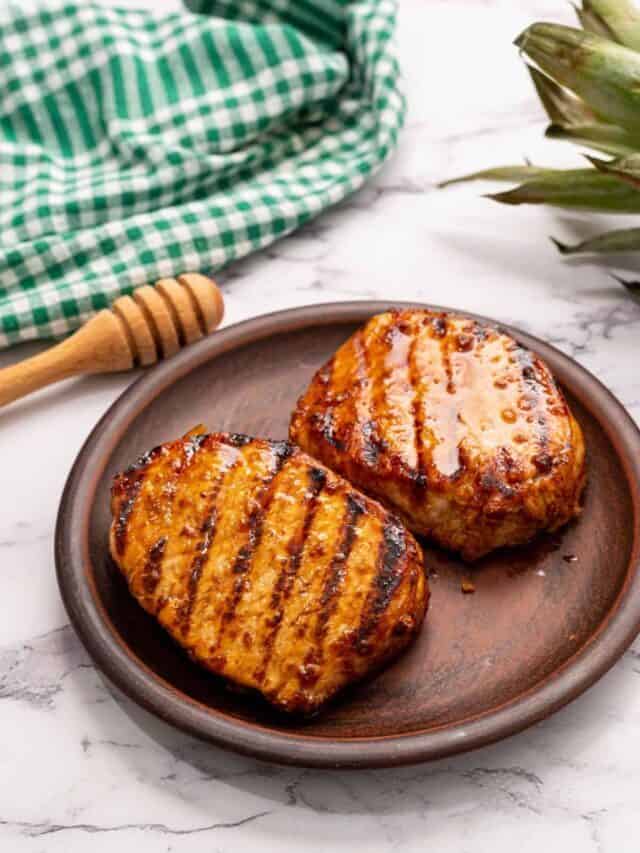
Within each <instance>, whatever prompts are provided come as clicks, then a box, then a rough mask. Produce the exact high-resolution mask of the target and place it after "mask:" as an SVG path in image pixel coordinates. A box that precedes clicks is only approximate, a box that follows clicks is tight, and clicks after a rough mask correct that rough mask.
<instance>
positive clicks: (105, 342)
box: [0, 273, 224, 406]
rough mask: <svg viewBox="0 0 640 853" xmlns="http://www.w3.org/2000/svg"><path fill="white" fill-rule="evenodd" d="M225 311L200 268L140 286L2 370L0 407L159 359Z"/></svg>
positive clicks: (198, 335) (215, 322)
mask: <svg viewBox="0 0 640 853" xmlns="http://www.w3.org/2000/svg"><path fill="white" fill-rule="evenodd" d="M223 314H224V302H223V299H222V294H221V293H220V290H219V289H218V287H217V285H216V284H215V282H214V281H213V280H212V279H210V278H208V277H207V276H204V275H200V274H198V273H185V274H184V275H179V276H178V277H177V278H163V279H161V280H160V281H157V282H156V284H155V287H150V286H149V285H144V286H143V287H138V288H137V289H136V290H134V291H133V294H132V295H131V296H121V297H119V298H118V299H116V300H115V302H114V303H113V305H112V306H111V308H110V309H108V310H107V309H104V310H103V311H100V312H99V313H98V314H96V315H95V316H94V317H92V318H91V319H90V320H88V321H87V322H86V323H85V324H84V326H82V327H81V328H80V329H78V331H77V332H75V334H73V335H72V336H71V337H70V338H67V339H66V340H64V341H62V343H60V344H58V345H57V346H55V347H52V348H51V349H49V350H47V351H46V352H43V353H42V354H40V355H36V356H34V357H33V358H28V359H26V360H25V361H22V362H20V363H19V364H15V365H12V366H11V367H6V368H5V369H4V370H0V406H4V405H5V404H6V403H11V402H13V400H17V399H19V398H20V397H24V396H25V395H26V394H30V393H31V392H32V391H36V390H38V389H39V388H44V387H45V386H46V385H51V384H53V383H54V382H59V381H60V380H61V379H68V378H69V377H71V376H78V375H80V374H83V373H114V372H116V371H120V370H130V369H131V368H132V367H140V366H146V365H148V364H154V363H155V362H156V361H158V360H159V359H161V358H167V357H168V356H170V355H173V354H174V353H176V352H177V351H178V350H179V349H180V348H181V347H183V346H185V345H186V344H190V343H192V342H193V341H197V340H198V338H201V337H203V336H204V335H207V334H209V332H211V331H213V329H215V328H216V326H218V325H219V324H220V321H221V320H222V316H223Z"/></svg>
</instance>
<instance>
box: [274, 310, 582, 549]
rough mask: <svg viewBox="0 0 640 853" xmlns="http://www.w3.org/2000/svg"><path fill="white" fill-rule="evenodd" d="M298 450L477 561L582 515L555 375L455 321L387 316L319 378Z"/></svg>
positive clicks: (301, 423)
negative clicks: (314, 458)
mask: <svg viewBox="0 0 640 853" xmlns="http://www.w3.org/2000/svg"><path fill="white" fill-rule="evenodd" d="M290 438H291V440H292V441H294V442H295V443H296V444H298V445H299V446H300V447H302V448H303V450H306V451H307V453H310V454H311V455H313V456H315V457H316V458H318V459H320V460H322V462H324V463H325V464H326V465H329V466H330V467H331V468H333V469H334V470H335V471H338V472H339V473H340V474H342V475H343V476H345V477H347V478H348V479H349V480H350V481H351V482H352V483H353V484H354V485H356V486H357V487H358V488H361V489H363V490H364V491H366V492H367V493H369V494H371V495H373V496H374V497H377V498H379V499H381V500H382V501H383V502H384V503H385V504H386V505H387V506H389V507H390V508H392V509H394V510H396V511H398V512H400V513H401V514H402V516H403V518H404V519H405V521H406V522H407V524H408V525H409V527H410V528H411V529H412V530H413V531H414V532H417V533H421V534H423V535H425V536H428V537H431V538H432V539H433V540H435V541H436V542H437V543H439V544H440V545H442V546H444V547H447V548H451V549H453V550H455V551H459V552H460V553H461V554H462V555H463V557H464V558H466V559H469V560H473V559H476V558H478V557H481V556H482V555H483V554H486V553H487V552H489V551H491V550H493V549H494V548H499V547H501V546H503V545H515V544H519V543H522V542H526V541H527V540H529V539H531V538H532V537H533V536H534V534H535V533H536V532H538V531H540V530H544V529H548V530H553V529H556V528H558V527H559V526H561V525H563V524H565V523H566V522H567V521H569V520H570V519H571V518H573V517H574V516H575V515H576V514H577V513H578V512H579V500H580V495H581V492H582V488H583V485H584V481H585V448H584V441H583V438H582V432H581V430H580V427H579V425H578V423H577V421H576V420H575V418H574V417H573V415H572V413H571V411H570V410H569V407H568V405H567V403H566V401H565V399H564V397H563V395H562V392H561V391H560V389H559V388H558V387H557V385H556V383H555V381H554V378H553V376H552V375H551V373H550V371H549V369H548V367H547V366H546V365H545V364H544V363H543V362H542V361H541V360H540V359H539V358H538V357H537V356H536V355H534V354H533V353H531V352H529V351H528V350H527V349H525V348H524V347H523V346H521V345H520V344H518V343H517V342H516V341H515V340H513V338H511V337H510V336H509V335H507V334H506V333H504V332H501V331H499V330H497V329H495V328H491V327H489V326H486V325H483V324H481V323H479V322H476V321H474V320H470V319H468V318H465V317H462V316H457V315H455V314H444V313H435V312H431V311H425V310H405V311H389V312H387V313H385V314H380V315H378V316H376V317H373V318H372V319H371V320H370V321H369V322H368V323H367V324H366V326H364V328H362V329H360V330H359V331H357V332H356V333H355V334H354V335H353V336H352V337H351V338H349V340H348V341H347V342H346V343H345V344H343V346H342V347H340V349H339V350H338V351H337V352H336V354H335V355H334V357H333V358H332V359H331V360H330V361H329V362H328V363H327V364H326V365H325V366H324V367H322V368H321V369H320V370H319V371H318V372H317V373H316V375H315V376H314V378H313V380H312V382H311V384H310V386H309V388H308V390H307V391H306V392H305V394H304V395H303V396H302V397H301V398H300V400H299V402H298V406H297V408H296V410H295V412H294V414H293V417H292V420H291V428H290Z"/></svg>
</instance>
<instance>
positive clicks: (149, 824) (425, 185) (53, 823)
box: [0, 0, 640, 853]
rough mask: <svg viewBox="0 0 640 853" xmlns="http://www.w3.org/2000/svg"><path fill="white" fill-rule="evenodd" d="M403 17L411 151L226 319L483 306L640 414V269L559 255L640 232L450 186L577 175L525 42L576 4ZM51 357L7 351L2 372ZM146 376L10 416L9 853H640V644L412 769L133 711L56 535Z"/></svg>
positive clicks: (314, 229) (5, 717)
mask: <svg viewBox="0 0 640 853" xmlns="http://www.w3.org/2000/svg"><path fill="white" fill-rule="evenodd" d="M0 2H3V0H0ZM140 2H141V0H119V5H121V6H122V5H130V6H135V5H139V4H140ZM147 2H149V3H150V2H151V0H147ZM165 4H166V5H167V6H169V5H177V0H176V2H175V3H174V2H170V0H166V2H165ZM165 4H163V5H165ZM155 5H156V6H158V5H160V3H158V2H156V3H155ZM400 6H401V11H400V31H399V47H400V56H401V59H402V63H403V67H404V71H405V75H406V82H407V90H408V95H409V101H410V112H409V116H408V121H407V126H406V128H405V131H404V134H403V137H402V142H401V145H400V150H399V151H398V153H397V155H396V156H395V158H394V159H393V161H392V162H390V163H389V164H388V165H387V167H386V168H385V169H384V170H383V172H382V173H381V174H380V175H378V176H377V177H376V179H375V180H374V181H373V182H372V183H371V184H370V185H369V186H367V187H365V188H364V189H363V190H362V191H361V192H360V193H358V194H357V195H356V196H354V197H353V198H351V199H349V200H347V201H346V202H345V203H344V204H342V205H340V206H339V207H337V208H335V209H333V210H331V211H329V212H328V213H326V214H325V215H324V216H323V217H321V218H320V219H318V220H316V221H315V222H312V223H311V224H309V225H308V226H307V227H306V228H303V229H302V230H301V231H299V232H298V233H297V234H295V235H293V236H292V237H290V238H289V239H287V240H284V241H283V242H281V243H279V244H277V245H275V246H273V247H271V248H270V249H268V250H267V251H265V252H262V253H261V254H259V255H256V256H254V257H251V258H248V259H246V260H245V261H243V262H241V263H238V264H236V265H235V266H233V267H231V268H230V269H229V270H227V271H225V273H224V274H222V275H221V276H220V281H221V283H222V286H223V288H224V292H225V297H226V300H227V318H226V322H227V323H232V322H236V321H238V320H241V319H244V318H246V317H250V316H252V315H255V314H259V313H263V312H266V311H273V310H278V309H281V308H287V307H290V306H294V305H301V304H304V303H310V302H325V301H331V300H343V299H362V298H379V299H386V300H388V299H398V300H401V299H406V300H415V299H419V300H424V301H428V302H432V303H435V304H442V305H450V306H452V307H456V308H465V309H468V310H470V311H474V312H477V313H480V314H486V315H490V316H493V317H495V318H496V319H497V320H499V321H500V322H503V323H511V324H513V325H516V326H519V327H520V328H523V329H526V330H527V331H529V332H531V333H532V334H534V335H538V336H540V337H543V338H545V339H547V340H549V341H551V342H552V343H554V344H555V345H556V346H558V347H560V348H561V349H562V350H564V351H565V352H567V353H569V354H570V355H572V356H573V357H574V358H577V359H578V360H579V361H580V362H581V363H582V364H584V365H585V366H586V367H587V368H588V369H589V370H591V371H592V372H594V373H595V374H596V375H597V376H598V377H599V378H600V379H601V380H602V381H603V382H605V383H606V384H607V385H608V386H609V387H610V388H611V390H612V391H613V392H614V393H615V394H616V395H617V396H619V397H620V399H621V400H622V401H623V402H624V403H625V405H626V406H627V408H628V409H629V411H630V412H631V414H632V415H633V416H634V417H636V418H639V417H640V373H639V372H638V370H637V367H636V363H635V357H634V355H635V352H636V351H637V347H638V341H639V340H640V304H639V303H638V302H637V301H636V300H635V299H634V298H633V297H631V296H629V295H628V294H627V292H626V291H625V290H624V288H623V287H622V286H621V285H620V284H619V283H618V282H617V281H616V280H615V279H614V277H613V276H614V275H615V276H619V277H623V278H629V279H634V278H638V272H637V271H638V269H639V265H640V261H638V260H637V259H634V258H633V257H628V258H626V257H618V258H616V261H615V265H613V264H611V263H610V262H608V261H602V260H599V261H593V260H587V261H585V260H578V261H575V260H574V261H568V260H561V259H560V258H559V257H558V255H557V253H556V251H555V249H554V248H553V246H552V245H551V243H550V241H549V239H548V238H549V236H550V235H553V236H557V237H559V238H560V239H567V240H572V239H580V238H582V237H585V236H587V235H589V234H593V233H596V232H597V231H598V230H599V229H600V228H605V227H610V226H612V225H618V226H619V225H620V224H621V223H623V222H627V221H628V220H626V219H622V220H621V219H617V220H615V219H614V218H612V217H603V216H600V217H597V218H596V217H584V216H579V215H571V214H566V213H560V212H554V211H550V210H545V209H542V208H529V209H526V208H519V209H512V208H506V207H500V206H498V205H496V204H493V203H491V202H489V201H487V200H486V199H483V198H482V197H481V196H482V193H483V192H485V191H487V190H488V188H485V187H483V186H476V185H462V186H458V187H452V188H451V189H450V190H447V191H441V190H438V189H437V184H438V182H439V181H441V180H443V179H444V178H446V177H449V176H451V175H455V174H459V173H461V172H466V171H471V170H474V169H478V168H481V167H485V166H489V165H497V164H499V163H509V162H519V161H522V159H523V158H524V157H529V158H531V159H532V160H533V161H534V162H538V163H541V164H543V165H545V164H548V165H569V164H577V163H579V162H580V156H579V152H578V151H576V150H575V149H572V148H570V147H569V146H567V147H563V146H562V145H560V144H559V143H550V142H548V141H545V140H544V139H543V138H542V129H543V127H544V119H543V116H542V115H541V111H540V108H539V106H538V103H537V101H536V98H535V96H534V94H533V92H532V90H531V86H530V82H529V80H528V77H527V75H526V73H525V71H524V69H523V68H522V65H521V63H520V62H519V61H518V57H517V53H516V50H515V48H513V47H512V45H511V41H512V39H513V38H514V37H515V36H516V35H517V34H518V32H519V31H520V30H521V29H522V28H523V27H524V26H526V25H527V24H528V23H530V22H531V21H533V20H534V19H540V18H546V19H554V20H558V21H565V22H569V21H570V20H571V15H572V13H571V9H570V8H569V6H568V4H565V3H563V2H562V0H527V2H526V3H518V4H516V3H513V2H512V0H401V3H400ZM37 350H38V346H37V345H30V346H25V347H23V348H21V349H20V350H14V351H12V352H9V353H3V354H1V355H0V364H8V363H10V362H12V361H14V360H16V359H17V358H22V357H24V356H26V355H28V354H30V353H33V352H36V351H37ZM128 381H129V378H128V377H101V378H94V379H84V380H80V381H75V382H74V381H72V382H69V383H66V384H64V385H61V386H59V387H56V388H52V389H49V390H47V391H44V392H42V393H40V394H38V395H36V396H34V397H32V398H29V399H28V400H25V401H23V402H22V403H20V404H18V405H16V406H14V407H12V408H10V409H8V410H7V411H5V412H3V413H2V414H0V419H1V421H2V437H3V442H2V450H1V451H0V453H2V461H3V475H4V482H5V483H8V485H9V486H10V487H9V488H5V489H4V490H3V492H2V497H0V501H1V507H2V511H1V512H0V556H1V557H2V560H1V567H2V568H1V573H2V590H3V618H2V620H0V726H1V730H2V732H3V737H2V738H1V739H0V780H1V781H0V849H1V850H7V851H11V853H42V851H46V853H49V851H51V852H52V853H55V851H65V853H75V851H78V853H80V851H85V850H87V849H91V850H92V853H102V851H112V850H115V849H123V850H129V849H132V850H133V849H135V850H136V851H140V853H146V851H154V853H156V851H159V850H162V851H176V850H179V851H186V853H189V852H190V851H196V853H205V851H206V853H215V851H224V853H227V852H228V851H239V853H244V851H246V853H254V851H258V850H259V851H264V852H265V853H271V851H278V853H298V851H300V850H302V849H304V850H305V851H312V853H316V851H317V853H324V851H329V850H331V851H345V853H347V851H348V853H358V852H359V851H362V853H393V851H402V853H414V852H415V853H417V851H423V850H425V849H432V850H437V851H443V853H444V851H451V853H484V851H491V853H502V851H505V853H507V851H512V850H513V849H517V850H518V853H534V851H535V853H539V851H540V850H541V849H543V850H545V851H549V853H554V851H565V850H576V851H580V853H637V850H638V841H637V830H636V826H635V824H636V820H637V814H638V806H639V805H640V793H639V792H640V643H638V642H636V644H635V645H634V647H633V648H632V649H631V650H630V651H628V652H627V653H626V654H625V655H624V656H623V658H622V659H621V661H620V662H619V663H618V664H617V665H616V666H615V667H614V668H613V670H612V671H611V672H610V673H609V674H608V675H607V676H605V678H604V679H602V681H601V682H600V683H599V684H598V685H597V686H595V687H594V688H593V689H591V690H590V691H588V692H587V694H585V695H584V696H583V697H581V698H580V699H578V700H577V701H576V702H574V703H572V704H571V705H570V706H569V707H567V708H565V709H564V710H562V711H560V712H559V713H558V714H556V715H554V716H553V717H551V718H550V719H548V720H547V721H545V722H544V723H542V724H540V725H538V726H535V727H534V728H532V729H530V730H529V731H527V732H525V733H522V734H520V735H518V736H516V737H513V738H510V739H509V740H507V741H504V742H502V743H500V744H497V745H495V746H492V747H488V748H485V749H483V750H479V751H477V752H474V753H471V754H469V755H465V756H460V757H458V758H455V759H451V760H447V761H440V762H435V763H433V764H429V765H421V766H418V767H410V768H405V769H397V770H386V771H383V770H379V771H373V770H372V771H363V772H339V771H313V770H303V769H296V768H286V767H277V766H274V765H269V764H264V763H260V762H257V761H254V760H251V759H247V758H243V757H240V756H236V755H232V754H229V753H225V752H223V751H221V750H219V749H215V748H213V747H208V746H205V745H203V744H201V743H199V742H197V741H195V740H193V739H192V738H190V737H188V736H186V735H183V734H181V733H179V732H176V731H173V730H171V729H169V728H168V727H167V726H165V725H163V724H162V723H160V722H159V721H157V720H155V719H151V718H150V717H149V716H148V715H146V714H145V713H144V712H142V711H141V710H140V709H138V708H136V707H135V706H133V705H132V704H131V703H129V702H128V701H125V700H123V699H122V698H120V697H116V696H115V695H113V694H112V692H111V691H110V689H109V688H108V687H107V686H106V685H105V683H104V681H103V680H102V678H101V677H100V675H99V674H98V673H97V672H96V670H95V668H94V667H93V666H92V664H91V663H90V661H89V659H88V657H87V655H86V653H85V651H84V649H83V648H82V646H81V645H80V643H79V641H78V639H77V638H76V636H75V634H74V632H73V631H72V629H71V628H70V627H69V625H68V619H67V616H66V613H65V612H64V609H63V607H62V604H61V602H60V598H59V594H58V591H57V587H56V583H55V577H54V567H53V557H52V540H53V530H54V525H55V515H56V510H57V504H58V499H59V496H60V492H61V490H62V488H63V485H64V481H65V478H66V475H67V473H68V470H69V468H70V466H71V463H72V461H73V459H74V457H75V455H76V453H77V452H78V450H79V448H80V446H81V445H82V443H83V441H84V439H85V438H86V436H87V434H88V432H89V431H90V430H91V428H92V426H93V425H94V423H95V422H96V420H97V419H98V418H99V417H100V415H101V414H102V413H103V412H104V411H105V409H106V408H107V406H108V405H109V404H110V403H111V401H112V400H113V399H115V397H116V396H117V395H118V394H119V393H120V391H121V390H122V389H123V388H124V387H125V385H126V384H127V383H128Z"/></svg>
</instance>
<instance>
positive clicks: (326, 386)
mask: <svg viewBox="0 0 640 853" xmlns="http://www.w3.org/2000/svg"><path fill="white" fill-rule="evenodd" d="M335 362H336V358H335V356H333V357H332V358H331V359H330V360H329V361H328V362H327V363H326V364H325V366H324V367H323V368H322V371H321V373H320V380H321V382H322V392H321V393H322V397H323V400H321V401H318V402H319V403H320V405H322V403H323V402H324V406H323V408H324V412H323V414H322V417H321V418H320V420H319V421H318V426H319V429H320V432H321V434H322V437H323V438H324V440H325V441H327V442H328V443H329V444H330V445H331V446H332V447H335V448H336V449H337V450H344V443H343V442H342V441H340V439H339V438H338V437H337V436H336V434H335V418H334V412H335V409H336V400H335V399H334V397H333V395H332V393H331V388H332V379H333V369H334V366H335Z"/></svg>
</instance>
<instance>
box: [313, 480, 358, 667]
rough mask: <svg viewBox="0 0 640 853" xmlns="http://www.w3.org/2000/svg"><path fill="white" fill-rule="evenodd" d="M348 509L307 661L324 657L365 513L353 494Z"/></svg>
mask: <svg viewBox="0 0 640 853" xmlns="http://www.w3.org/2000/svg"><path fill="white" fill-rule="evenodd" d="M345 500H346V505H347V509H346V512H345V517H344V520H343V522H342V529H341V536H340V544H339V546H338V550H337V551H336V552H335V554H334V555H333V559H332V560H331V564H330V565H329V569H328V572H327V576H326V578H325V582H324V585H323V589H322V595H321V596H320V613H319V615H318V620H317V622H316V626H315V632H314V638H315V643H316V645H315V648H314V649H312V650H311V651H310V652H309V653H308V654H307V657H306V661H305V663H307V664H308V663H318V664H319V663H321V662H322V659H323V657H324V649H323V643H324V639H325V636H326V633H327V628H328V625H329V619H330V618H331V615H332V614H333V612H334V610H335V604H336V596H337V594H338V590H339V589H340V586H341V584H342V580H343V578H344V569H345V566H346V564H347V560H348V559H349V555H350V554H351V550H352V549H353V543H354V542H355V538H356V528H357V525H358V519H359V518H360V516H361V515H363V514H364V512H365V508H364V506H363V505H362V504H361V503H360V502H359V501H358V500H357V499H356V498H355V497H354V496H353V495H352V494H349V493H347V495H346V499H345Z"/></svg>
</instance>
